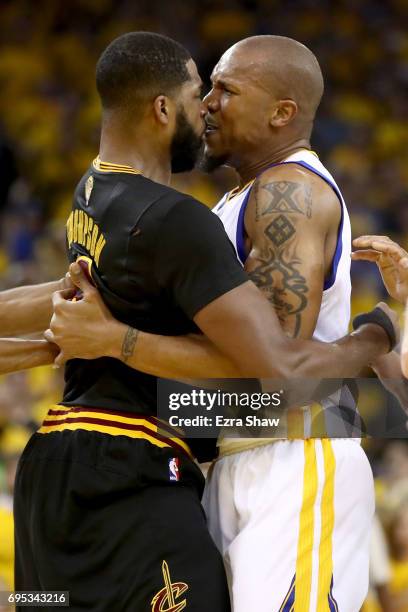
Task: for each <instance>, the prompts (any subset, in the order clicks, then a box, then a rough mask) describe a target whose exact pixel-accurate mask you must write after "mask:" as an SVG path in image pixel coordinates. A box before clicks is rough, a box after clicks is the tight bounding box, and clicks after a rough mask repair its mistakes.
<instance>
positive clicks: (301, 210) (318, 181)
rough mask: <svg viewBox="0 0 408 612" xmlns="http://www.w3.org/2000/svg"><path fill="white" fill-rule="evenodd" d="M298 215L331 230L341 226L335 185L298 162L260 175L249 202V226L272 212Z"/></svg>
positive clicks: (274, 213) (273, 213)
mask: <svg viewBox="0 0 408 612" xmlns="http://www.w3.org/2000/svg"><path fill="white" fill-rule="evenodd" d="M276 214H281V215H290V216H292V215H295V216H299V217H304V220H305V221H306V220H307V219H312V218H313V220H314V223H319V225H320V224H321V227H322V228H326V229H329V228H330V227H331V226H333V225H338V223H339V221H340V216H341V208H340V206H339V200H338V197H337V195H336V194H335V192H334V191H333V189H332V187H331V186H330V185H328V184H327V183H326V182H325V181H324V180H323V179H322V178H320V177H319V176H317V175H316V174H314V173H313V172H311V171H309V170H307V169H306V168H303V167H302V166H300V165H296V164H286V165H280V166H275V167H273V168H270V169H268V170H266V171H265V172H263V173H262V174H261V175H260V177H258V178H257V179H256V181H255V183H254V185H253V188H252V190H251V195H250V199H249V202H248V215H247V218H246V221H247V223H248V224H249V226H250V225H251V223H256V222H258V221H260V220H261V217H264V216H269V215H276Z"/></svg>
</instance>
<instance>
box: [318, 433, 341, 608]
mask: <svg viewBox="0 0 408 612" xmlns="http://www.w3.org/2000/svg"><path fill="white" fill-rule="evenodd" d="M321 443H322V448H323V458H324V485H323V493H322V503H321V507H320V514H321V534H320V545H319V581H318V591H317V612H327V611H328V610H329V606H330V602H328V598H329V596H330V589H331V584H332V576H333V530H334V474H335V471H336V459H335V456H334V452H333V447H332V444H331V442H330V440H327V439H325V440H322V441H321Z"/></svg>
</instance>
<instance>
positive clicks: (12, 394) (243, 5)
mask: <svg viewBox="0 0 408 612" xmlns="http://www.w3.org/2000/svg"><path fill="white" fill-rule="evenodd" d="M406 23H408V3H407V2H406V1H405V0H387V2H383V1H382V0H339V1H336V2H331V1H330V0H327V1H324V0H287V1H286V2H280V1H278V0H223V1H219V0H189V1H188V2H186V0H171V1H170V2H162V1H161V0H138V1H137V2H135V1H134V0H115V1H114V0H71V1H70V2H69V3H63V2H62V1H58V0H48V1H47V0H38V2H35V3H33V2H30V1H29V0H2V2H1V5H0V41H1V42H0V91H1V95H0V289H4V288H7V287H11V286H15V285H19V284H25V283H31V282H41V281H46V280H52V279H55V278H58V277H60V276H62V275H63V274H64V273H65V269H66V258H65V240H64V222H65V219H66V217H67V214H68V212H69V210H70V206H71V197H72V192H73V188H74V186H75V184H76V182H77V181H78V179H79V178H80V177H81V175H82V174H83V172H84V171H85V170H86V168H87V167H88V165H89V164H90V162H91V160H92V159H93V158H94V157H95V156H96V154H97V151H98V139H99V120H100V109H99V103H98V99H97V95H96V91H95V87H94V69H95V63H96V61H97V58H98V56H99V54H100V53H101V51H102V50H103V48H104V47H105V46H106V45H107V44H108V43H109V42H110V41H111V40H112V39H113V38H115V37H116V36H118V35H120V34H121V33H124V32H126V31H131V30H152V31H156V32H161V33H165V34H168V35H170V36H172V37H173V38H176V39H177V40H179V41H180V42H182V43H183V44H185V46H186V47H187V48H188V49H189V50H190V51H191V53H192V55H193V57H194V58H195V59H196V61H197V64H198V67H199V70H200V73H201V75H202V78H203V80H204V81H205V83H206V84H207V86H208V85H209V76H210V74H211V70H212V68H213V67H214V65H215V64H216V62H217V60H218V58H219V57H220V55H221V54H222V53H223V51H225V50H226V49H227V48H228V47H229V46H230V45H231V44H233V43H234V42H235V41H237V40H239V39H241V38H245V37H246V36H250V35H254V34H267V33H274V34H279V35H284V36H290V37H292V38H295V39H297V40H299V41H301V42H303V43H305V44H307V45H308V46H309V47H310V48H311V49H312V50H313V51H314V53H315V54H316V56H317V57H318V59H319V62H320V64H321V66H322V70H323V74H324V77H325V94H324V98H323V101H322V104H321V107H320V109H319V111H318V116H317V120H316V125H315V130H314V134H313V139H312V145H313V149H314V150H315V151H316V152H318V154H319V156H320V157H321V159H322V160H323V162H324V163H325V164H326V165H327V167H328V168H329V169H330V170H331V172H332V173H333V174H334V176H335V178H336V180H337V182H338V183H339V185H340V187H341V189H342V191H343V194H344V196H345V199H346V202H347V205H348V208H349V211H350V213H351V218H352V227H353V233H354V235H355V236H357V235H359V234H368V233H371V234H388V235H390V236H391V237H393V238H395V239H396V240H397V241H398V242H400V243H401V244H402V245H405V247H407V246H408V121H407V117H406V115H407V111H408V29H407V28H406V27H405V25H404V24H406ZM234 184H235V176H234V173H233V172H232V171H229V170H225V169H222V170H218V171H217V172H216V173H215V174H214V175H211V176H206V175H203V174H200V173H198V172H194V173H192V174H190V175H181V176H178V177H176V179H175V180H174V186H175V187H177V188H178V189H181V190H182V191H188V192H189V193H192V194H193V195H195V196H196V197H197V198H198V199H199V200H201V201H203V202H205V203H206V204H207V205H209V206H211V205H212V204H213V203H215V202H216V201H217V199H218V198H219V196H220V195H221V194H222V193H223V192H224V191H226V190H227V189H229V188H231V187H232V186H234ZM383 297H384V292H383V288H382V284H381V282H380V279H379V277H378V274H377V271H376V269H375V267H374V266H370V265H369V264H365V263H359V264H358V265H355V264H353V310H354V311H362V310H366V309H369V308H370V307H372V306H373V305H374V304H375V303H376V302H377V301H378V300H379V299H380V298H383ZM61 384H62V380H61V374H60V373H58V372H57V373H56V372H55V371H54V370H51V369H49V368H41V369H38V370H36V371H33V372H27V373H21V374H16V375H12V376H9V377H5V378H3V379H1V381H0V452H1V453H2V463H1V466H2V470H1V472H0V475H1V478H0V481H1V482H0V489H1V490H2V491H3V493H2V494H1V497H0V590H1V584H2V582H3V583H4V584H6V585H8V586H10V585H11V580H12V578H11V570H10V567H11V566H10V559H11V555H12V523H11V522H10V521H11V518H10V516H11V515H10V508H11V501H10V499H11V498H10V493H11V488H12V482H13V474H14V470H15V464H16V458H17V457H18V454H19V452H20V450H21V448H22V447H23V446H24V444H25V441H26V439H27V437H28V436H29V433H30V432H31V431H33V430H34V429H35V428H36V426H37V424H38V423H39V422H40V421H41V419H42V418H43V416H44V413H45V412H46V410H47V408H48V406H49V405H50V403H53V402H55V401H57V400H58V396H59V393H60V389H61ZM368 451H369V453H370V457H371V460H372V465H373V468H374V472H375V474H376V476H377V493H378V513H379V517H380V519H381V524H382V526H383V529H384V537H385V541H386V543H387V550H388V552H387V556H388V559H389V560H391V566H390V568H391V569H389V574H387V576H388V578H387V580H388V582H389V583H390V585H391V586H390V589H391V590H392V589H394V591H395V593H398V597H404V596H405V603H401V604H398V605H399V607H396V608H395V610H398V611H408V446H407V444H406V442H405V441H395V442H391V443H390V442H388V443H386V444H385V443H383V442H371V443H370V445H369V447H368ZM7 517H8V518H7ZM7 521H8V522H7ZM7 525H8V526H7ZM401 593H402V594H403V595H401ZM404 593H405V595H404ZM395 597H396V598H397V595H396V596H395ZM395 601H396V599H395Z"/></svg>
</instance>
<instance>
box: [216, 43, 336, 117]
mask: <svg viewBox="0 0 408 612" xmlns="http://www.w3.org/2000/svg"><path fill="white" fill-rule="evenodd" d="M224 59H228V60H229V62H231V63H232V64H235V63H237V64H239V67H240V70H241V71H242V72H243V76H244V75H245V76H248V78H250V79H251V80H255V79H256V80H258V83H259V86H260V87H263V88H264V89H266V90H267V91H269V92H270V93H271V95H273V96H274V97H277V98H281V99H291V100H294V101H295V102H296V103H297V105H298V110H299V114H300V115H301V116H302V117H303V118H304V119H306V120H313V118H314V116H315V114H316V110H317V107H318V106H319V103H320V100H321V98H322V95H323V90H324V83H323V75H322V71H321V69H320V66H319V62H318V61H317V59H316V57H315V55H314V54H313V53H312V52H311V51H310V49H308V48H307V47H305V45H302V43H300V42H298V41H296V40H293V39H292V38H286V37H284V36H271V35H270V36H268V35H266V36H251V37H250V38H245V39H244V40H241V41H240V42H238V43H236V44H235V45H234V46H233V47H231V48H230V49H228V51H226V52H225V53H224V55H223V56H222V58H221V60H220V62H222V61H223V60H224Z"/></svg>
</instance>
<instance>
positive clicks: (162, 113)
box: [153, 95, 170, 125]
mask: <svg viewBox="0 0 408 612" xmlns="http://www.w3.org/2000/svg"><path fill="white" fill-rule="evenodd" d="M153 110H154V115H155V117H156V119H157V121H159V122H160V123H162V124H163V125H167V124H168V123H169V120H170V113H169V111H170V100H169V98H168V97H167V96H164V95H160V96H157V98H155V99H154V102H153Z"/></svg>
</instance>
